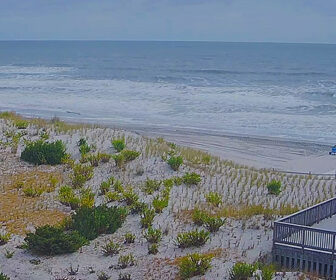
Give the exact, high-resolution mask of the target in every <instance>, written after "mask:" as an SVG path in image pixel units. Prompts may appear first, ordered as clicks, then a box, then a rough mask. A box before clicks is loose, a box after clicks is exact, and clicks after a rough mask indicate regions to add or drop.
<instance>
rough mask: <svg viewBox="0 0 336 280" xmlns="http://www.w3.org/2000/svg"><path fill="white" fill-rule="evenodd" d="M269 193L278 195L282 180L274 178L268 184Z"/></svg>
mask: <svg viewBox="0 0 336 280" xmlns="http://www.w3.org/2000/svg"><path fill="white" fill-rule="evenodd" d="M267 189H268V193H269V194H275V195H278V194H279V193H280V192H281V182H280V181H277V180H272V181H271V182H270V183H268V185H267Z"/></svg>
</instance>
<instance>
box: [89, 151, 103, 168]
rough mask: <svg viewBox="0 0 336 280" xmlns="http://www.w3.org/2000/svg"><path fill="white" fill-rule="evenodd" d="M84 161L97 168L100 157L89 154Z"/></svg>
mask: <svg viewBox="0 0 336 280" xmlns="http://www.w3.org/2000/svg"><path fill="white" fill-rule="evenodd" d="M86 160H87V161H88V162H90V164H91V166H93V167H97V166H98V165H99V161H100V156H99V154H97V155H94V154H89V155H87V156H86Z"/></svg>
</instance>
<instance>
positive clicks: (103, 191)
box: [100, 181, 111, 195]
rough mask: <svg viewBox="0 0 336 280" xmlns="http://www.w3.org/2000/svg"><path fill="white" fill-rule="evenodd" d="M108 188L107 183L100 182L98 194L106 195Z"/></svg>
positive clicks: (108, 183)
mask: <svg viewBox="0 0 336 280" xmlns="http://www.w3.org/2000/svg"><path fill="white" fill-rule="evenodd" d="M110 187H111V183H110V182H109V181H107V182H102V183H101V184H100V193H101V194H103V195H104V194H106V193H107V192H108V191H109V190H110Z"/></svg>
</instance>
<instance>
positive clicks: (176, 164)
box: [167, 156, 183, 171]
mask: <svg viewBox="0 0 336 280" xmlns="http://www.w3.org/2000/svg"><path fill="white" fill-rule="evenodd" d="M167 163H168V164H169V166H170V167H171V169H173V170H174V171H177V170H179V168H180V166H181V165H182V164H183V158H182V157H181V156H177V157H174V156H172V157H170V159H169V160H168V161H167Z"/></svg>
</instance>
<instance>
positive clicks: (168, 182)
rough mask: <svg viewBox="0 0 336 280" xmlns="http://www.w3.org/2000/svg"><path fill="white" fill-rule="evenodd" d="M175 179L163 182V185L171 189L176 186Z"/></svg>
mask: <svg viewBox="0 0 336 280" xmlns="http://www.w3.org/2000/svg"><path fill="white" fill-rule="evenodd" d="M174 183H175V182H174V178H170V179H166V180H163V185H164V187H165V188H167V189H171V188H172V187H173V186H174Z"/></svg>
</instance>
